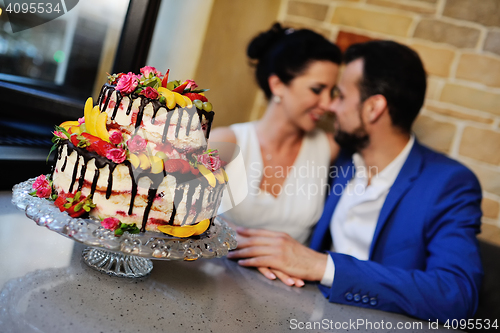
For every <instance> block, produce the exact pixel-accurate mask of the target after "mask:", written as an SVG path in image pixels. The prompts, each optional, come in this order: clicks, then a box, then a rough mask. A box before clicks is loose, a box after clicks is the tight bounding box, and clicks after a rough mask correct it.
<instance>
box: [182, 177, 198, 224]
mask: <svg viewBox="0 0 500 333" xmlns="http://www.w3.org/2000/svg"><path fill="white" fill-rule="evenodd" d="M197 187H198V185H194V184H193V183H191V184H189V190H188V193H187V201H186V215H184V219H183V220H182V224H181V225H185V224H186V221H187V218H188V216H189V211H190V210H191V204H192V202H193V195H194V192H195V191H196V188H197Z"/></svg>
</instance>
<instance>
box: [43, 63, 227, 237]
mask: <svg viewBox="0 0 500 333" xmlns="http://www.w3.org/2000/svg"><path fill="white" fill-rule="evenodd" d="M204 91H205V90H204V89H198V87H197V85H196V83H195V82H194V81H191V80H187V81H185V82H182V83H181V82H180V81H171V82H168V72H167V74H166V75H165V76H162V75H161V73H159V72H158V71H157V70H156V69H154V68H153V67H144V68H142V69H141V74H133V73H128V74H123V73H121V74H115V75H110V76H109V79H108V82H107V83H106V84H105V85H104V86H103V87H102V89H101V92H100V95H99V98H98V100H97V103H95V104H96V105H95V106H94V105H93V104H94V103H93V101H92V99H91V98H89V100H87V103H86V105H85V110H84V117H83V118H80V119H79V120H78V121H68V122H64V123H62V124H61V125H60V126H58V127H56V131H55V132H54V134H55V136H54V140H53V141H54V142H55V145H56V146H55V147H56V150H57V159H56V165H55V168H54V171H53V174H52V186H53V190H54V192H55V194H57V199H56V200H55V203H56V205H57V206H58V207H59V208H60V209H61V210H66V211H68V213H69V214H70V215H72V216H79V215H81V214H85V213H87V212H88V213H89V214H90V215H91V216H93V217H97V218H99V219H101V220H103V226H105V227H108V228H110V229H122V230H127V231H131V232H138V231H142V232H144V231H155V232H164V233H167V234H170V235H173V236H177V237H189V236H192V235H199V234H201V233H203V232H205V231H206V230H207V228H208V227H209V225H210V222H211V221H212V219H213V217H214V216H215V214H216V212H217V208H218V207H219V205H220V200H221V196H222V192H223V190H224V186H225V183H226V181H227V178H226V175H225V172H224V171H223V169H222V168H221V161H220V159H219V156H218V153H217V151H211V150H207V140H208V137H209V134H210V128H211V125H212V121H213V117H214V112H213V111H212V105H211V104H210V103H209V102H208V100H207V98H206V97H205V96H204ZM54 198H55V196H54Z"/></svg>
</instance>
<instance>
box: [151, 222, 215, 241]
mask: <svg viewBox="0 0 500 333" xmlns="http://www.w3.org/2000/svg"><path fill="white" fill-rule="evenodd" d="M209 226H210V220H209V219H205V220H203V221H200V222H198V223H197V224H195V225H186V226H174V225H160V226H158V230H159V231H161V232H163V233H165V234H167V235H170V236H174V237H181V238H184V237H190V236H197V235H201V234H202V233H204V232H205V231H206V230H207V229H208V227H209Z"/></svg>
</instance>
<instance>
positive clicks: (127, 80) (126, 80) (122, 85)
mask: <svg viewBox="0 0 500 333" xmlns="http://www.w3.org/2000/svg"><path fill="white" fill-rule="evenodd" d="M138 84H139V76H138V75H135V74H134V73H132V72H129V73H128V74H124V75H122V76H121V77H120V79H119V80H118V84H117V85H116V90H118V91H119V92H122V93H124V94H130V93H131V92H133V91H134V90H135V88H137V85H138Z"/></svg>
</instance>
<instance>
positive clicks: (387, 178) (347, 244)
mask: <svg viewBox="0 0 500 333" xmlns="http://www.w3.org/2000/svg"><path fill="white" fill-rule="evenodd" d="M414 142H415V137H414V136H413V135H411V137H410V140H409V141H408V143H407V144H406V146H405V147H404V148H403V150H402V151H401V152H400V153H399V155H398V156H397V157H396V158H395V159H394V160H393V161H392V162H391V163H389V165H387V166H386V167H385V168H384V169H383V170H382V171H380V170H378V172H377V170H375V169H371V170H370V171H371V174H372V178H371V182H370V185H368V171H369V170H367V167H366V165H365V162H364V160H363V158H362V157H361V155H360V154H358V153H356V154H354V155H353V156H352V160H353V163H354V166H355V169H356V172H355V175H354V177H353V179H351V180H350V181H349V183H348V184H347V186H346V188H345V189H344V192H343V193H342V196H341V197H340V199H339V202H338V204H337V207H336V208H335V212H334V213H333V216H332V221H331V223H330V232H331V234H332V240H333V245H332V249H331V250H332V252H337V253H344V254H348V255H351V256H353V257H355V258H357V259H359V260H368V256H369V252H370V246H371V244H372V240H373V235H374V233H375V227H376V226H377V221H378V217H379V215H380V211H381V210H382V206H383V205H384V202H385V199H386V197H387V194H388V193H389V190H390V189H391V186H392V184H394V181H395V180H396V177H397V176H398V174H399V172H400V171H401V168H402V167H403V164H404V163H405V162H406V159H407V158H408V155H409V154H410V151H411V148H412V147H413V143H414ZM334 277H335V263H334V262H333V259H332V257H331V256H328V263H327V266H326V270H325V273H324V275H323V278H322V279H321V284H322V285H325V286H328V287H331V286H332V284H333V280H334Z"/></svg>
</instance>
